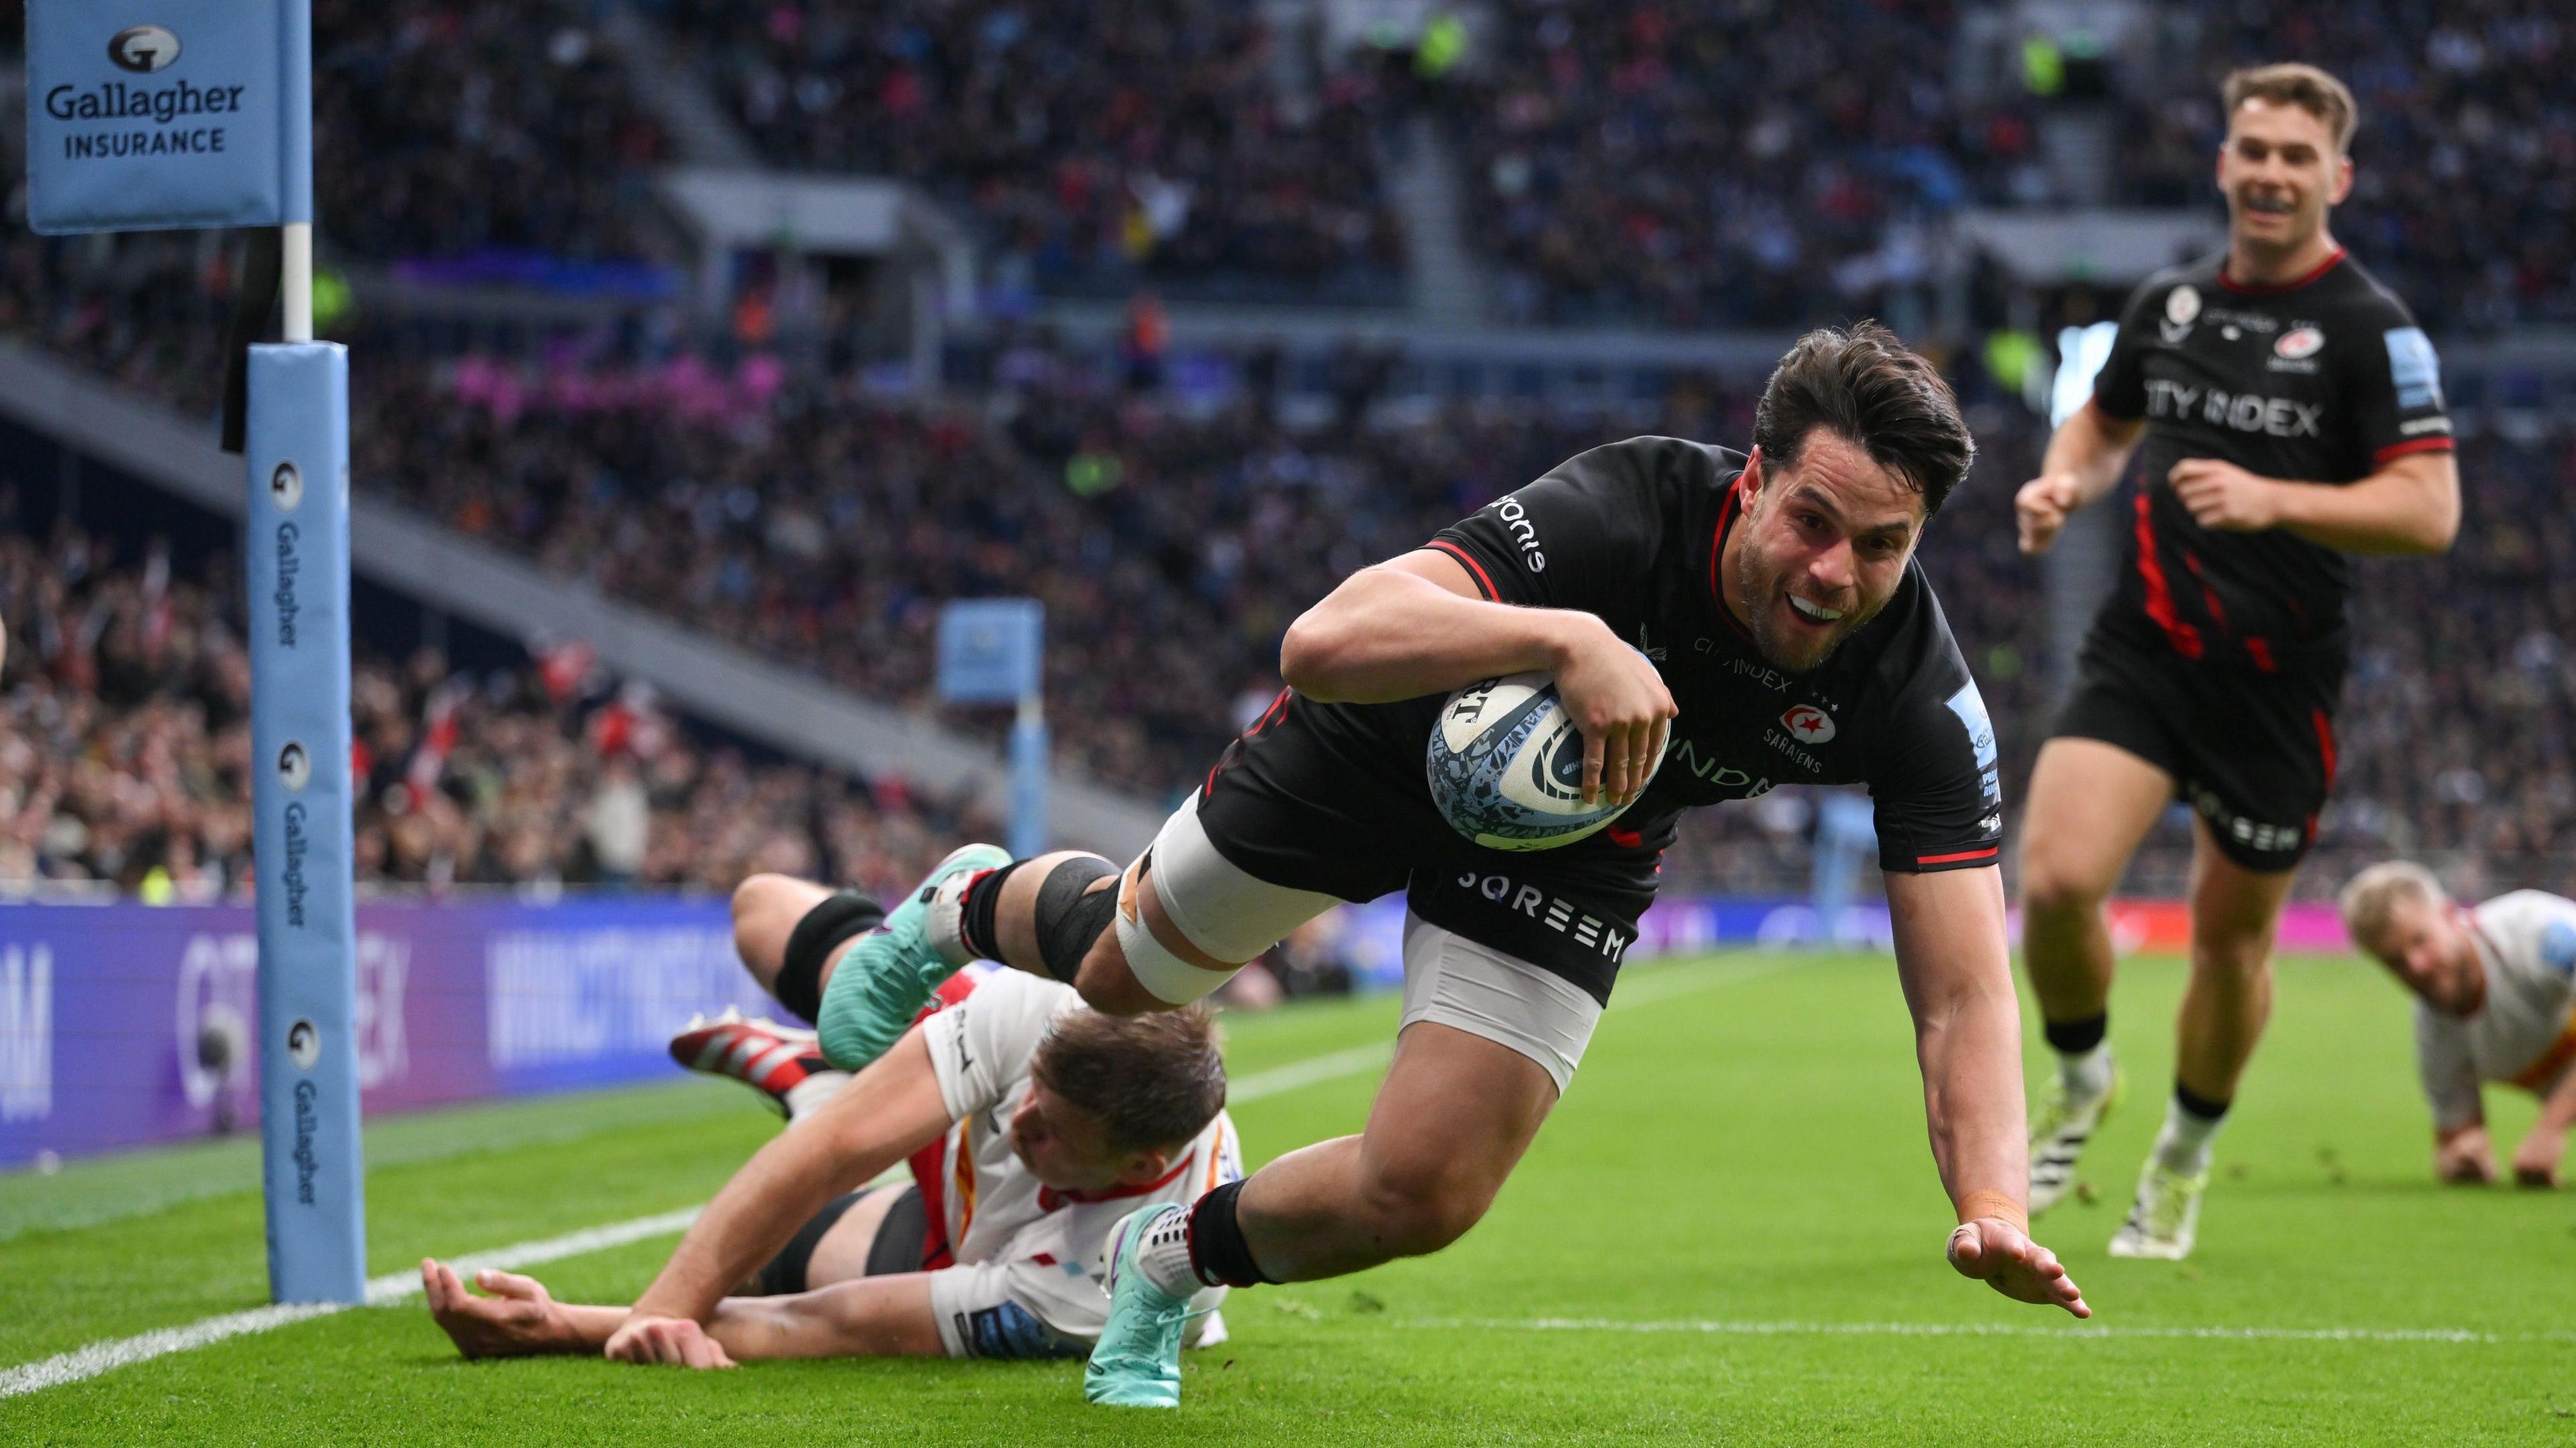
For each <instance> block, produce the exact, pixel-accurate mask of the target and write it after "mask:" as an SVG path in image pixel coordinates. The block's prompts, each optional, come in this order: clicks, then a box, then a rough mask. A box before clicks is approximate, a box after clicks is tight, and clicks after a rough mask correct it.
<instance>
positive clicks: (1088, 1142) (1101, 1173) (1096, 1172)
mask: <svg viewBox="0 0 2576 1448" xmlns="http://www.w3.org/2000/svg"><path fill="white" fill-rule="evenodd" d="M1011 1154H1012V1155H1014V1156H1016V1157H1018V1158H1019V1159H1020V1165H1022V1166H1024V1167H1027V1168H1028V1169H1029V1175H1031V1176H1033V1177H1036V1178H1037V1179H1038V1180H1039V1181H1042V1182H1044V1183H1046V1184H1047V1185H1048V1186H1051V1187H1054V1188H1055V1189H1056V1190H1058V1191H1066V1192H1091V1191H1099V1190H1101V1189H1103V1188H1105V1187H1113V1186H1119V1185H1122V1184H1124V1183H1125V1181H1126V1179H1127V1177H1128V1176H1130V1175H1131V1174H1132V1173H1133V1172H1134V1171H1135V1170H1136V1169H1137V1167H1138V1164H1139V1158H1140V1157H1141V1156H1142V1155H1144V1154H1143V1153H1138V1152H1132V1151H1120V1150H1118V1149H1117V1148H1115V1147H1113V1146H1111V1145H1110V1142H1109V1131H1108V1128H1107V1127H1105V1126H1103V1125H1102V1124H1101V1123H1100V1121H1099V1120H1098V1119H1097V1118H1095V1117H1093V1116H1092V1114H1091V1113H1090V1112H1088V1111H1085V1110H1083V1109H1082V1108H1081V1107H1079V1106H1076V1105H1074V1104H1073V1103H1072V1102H1070V1101H1067V1100H1065V1099H1064V1098H1063V1097H1061V1096H1058V1095H1057V1094H1055V1093H1054V1092H1052V1091H1049V1090H1048V1089H1046V1087H1044V1086H1041V1085H1039V1084H1038V1083H1037V1082H1035V1081H1032V1082H1030V1083H1029V1094H1028V1095H1026V1096H1024V1097H1022V1098H1021V1099H1020V1109H1019V1110H1017V1111H1015V1112H1013V1113H1011Z"/></svg>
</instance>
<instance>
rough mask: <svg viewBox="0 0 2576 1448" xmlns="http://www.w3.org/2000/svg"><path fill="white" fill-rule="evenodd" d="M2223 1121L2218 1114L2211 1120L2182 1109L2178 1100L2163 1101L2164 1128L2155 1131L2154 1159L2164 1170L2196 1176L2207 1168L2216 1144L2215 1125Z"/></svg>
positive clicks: (2225, 1120) (2218, 1126)
mask: <svg viewBox="0 0 2576 1448" xmlns="http://www.w3.org/2000/svg"><path fill="white" fill-rule="evenodd" d="M2226 1124H2227V1118H2226V1117H2224V1116H2221V1117H2219V1118H2217V1119H2216V1120H2212V1119H2210V1118H2209V1117H2206V1116H2200V1115H2196V1114H2194V1113H2192V1112H2189V1111H2185V1110H2183V1109H2182V1103H2181V1102H2179V1101H2169V1102H2167V1103H2166V1104H2165V1129H2164V1130H2162V1131H2160V1132H2157V1133H2156V1160H2158V1161H2160V1162H2162V1163H2164V1166H2165V1169H2166V1170H2167V1171H2175V1172H2180V1173H2182V1174H2183V1175H2184V1176H2198V1175H2200V1174H2201V1173H2202V1172H2205V1171H2207V1170H2209V1156H2210V1152H2211V1150H2212V1148H2213V1147H2214V1146H2215V1145H2216V1142H2217V1138H2218V1128H2220V1127H2222V1126H2224V1125H2226Z"/></svg>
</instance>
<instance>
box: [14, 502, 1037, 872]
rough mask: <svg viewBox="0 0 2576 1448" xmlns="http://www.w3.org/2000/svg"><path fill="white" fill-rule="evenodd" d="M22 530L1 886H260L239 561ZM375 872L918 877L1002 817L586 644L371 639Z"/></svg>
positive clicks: (368, 839) (366, 836)
mask: <svg viewBox="0 0 2576 1448" xmlns="http://www.w3.org/2000/svg"><path fill="white" fill-rule="evenodd" d="M119 555H120V550H119V547H118V545H117V544H116V543H114V542H113V541H111V540H109V539H108V538H105V537H93V536H89V535H86V534H83V533H80V532H78V531H63V532H60V533H58V534H56V535H55V536H53V537H51V538H48V539H41V540H40V539H37V538H33V537H29V536H26V535H24V534H23V533H19V532H15V531H11V532H0V614H4V615H5V616H6V618H7V619H8V622H9V631H10V638H9V650H8V659H7V663H6V666H5V668H0V893H5V892H8V891H12V890H20V889H25V888H28V887H30V886H31V885H34V884H35V883H36V882H40V881H45V882H79V881H99V882H106V883H111V884H113V885H115V886H116V887H117V888H119V889H120V890H123V891H125V892H128V893H131V894H135V895H138V896H140V897H141V898H143V899H145V900H147V901H152V902H154V903H171V902H179V903H186V902H192V901H202V900H209V899H215V898H220V897H223V896H226V895H230V894H237V893H239V892H240V891H241V890H243V889H245V888H247V886H248V884H249V879H250V875H249V869H250V850H251V817H250V786H249V776H248V772H247V771H248V769H249V766H250V754H251V748H250V663H249V657H248V654H247V651H246V649H245V647H244V645H243V642H242V602H241V600H242V589H241V585H240V579H239V575H238V573H237V572H236V571H235V570H234V568H233V567H232V565H231V564H230V562H229V561H228V560H226V559H222V558H217V559H214V560H210V561H208V562H207V563H206V564H205V566H204V567H203V568H202V569H200V570H198V571H196V572H195V573H194V575H193V576H192V575H191V573H190V571H189V570H187V569H184V568H180V567H175V566H174V565H173V563H172V561H171V558H170V555H169V554H168V552H167V551H166V550H164V549H161V548H159V547H149V548H146V549H145V550H143V551H142V554H141V556H140V557H120V556H119ZM350 702H351V712H352V716H353V725H354V731H355V749H354V757H353V759H352V760H351V769H352V771H353V778H354V782H355V783H356V786H357V788H356V797H357V810H356V848H357V856H356V870H357V877H358V879H359V880H360V881H361V882H362V883H367V884H377V883H391V882H399V883H405V884H411V885H420V886H428V887H433V888H447V887H455V886H477V885H482V886H501V885H507V886H511V887H513V888H529V887H535V888H546V887H559V886H593V887H605V888H622V887H630V886H631V887H639V888H641V887H651V888H657V889H684V890H697V891H715V892H721V891H726V890H730V889H731V888H732V887H733V886H734V885H735V884H736V883H738V882H739V881H740V880H741V879H742V878H743V876H745V875H747V874H749V873H751V872H753V871H755V870H781V871H786V872H789V873H793V874H798V875H806V876H815V877H821V878H837V879H847V880H851V881H854V882H858V883H859V884H861V885H862V887H863V888H867V889H870V890H873V891H876V892H877V893H879V894H881V895H886V896H891V895H893V894H895V893H897V892H900V891H901V890H903V889H904V888H906V887H907V886H909V885H910V884H911V883H912V882H913V881H914V880H915V879H916V878H918V876H919V874H920V871H921V870H922V868H923V867H924V866H925V865H926V864H927V862H928V861H930V860H932V859H935V858H937V857H938V855H939V854H940V853H941V852H942V851H944V850H946V849H947V848H948V847H949V844H950V842H951V840H952V839H953V837H954V835H955V834H956V832H957V831H959V830H961V829H965V830H972V831H977V832H989V831H990V830H991V829H992V828H993V826H992V823H991V822H990V821H989V820H986V819H982V818H980V817H978V816H975V815H974V814H972V813H965V814H961V813H960V812H959V811H958V810H956V809H954V808H949V807H943V805H942V802H940V801H934V800H926V799H920V798H916V797H915V796H914V795H912V794H911V793H910V792H908V791H907V790H906V789H905V788H904V787H903V784H902V782H901V781H899V780H891V779H886V780H877V781H873V782H871V781H865V780H858V779H853V778H849V777H847V776H843V775H838V774H834V773H832V772H829V771H825V770H818V769H813V768H809V767H806V766H802V765H797V764H790V763H786V762H782V761H777V760H773V759H766V758H761V757H757V756H755V755H752V754H750V753H747V752H746V751H745V750H743V749H741V748H737V747H732V746H729V745H726V744H724V743H721V742H719V741H716V740H714V739H711V738H707V737H704V736H702V735H701V734H700V733H698V732H697V731H694V730H692V729H691V728H690V727H688V726H687V725H686V724H684V723H683V722H681V721H679V720H676V719H675V718H673V717H672V716H671V715H670V714H669V713H668V712H667V711H666V710H664V709H663V708H661V707H660V706H659V705H658V704H657V703H656V702H655V700H654V698H653V695H652V692H651V690H649V689H648V688H645V687H643V686H641V685H639V684H636V683H634V682H631V681H629V682H624V683H621V682H619V681H618V680H616V679H614V678H612V677H610V676H608V675H607V674H605V673H604V672H603V671H601V670H599V669H597V668H596V667H594V666H593V665H592V664H591V663H590V662H589V660H588V658H587V656H586V654H585V652H584V651H583V650H581V649H579V648H578V647H566V648H562V649H558V650H555V651H552V652H550V653H549V654H548V655H547V656H545V657H543V658H541V659H536V660H526V659H520V660H518V661H515V662H513V663H511V664H509V665H506V666H503V667H497V668H492V669H489V670H463V669H456V668H453V667H451V666H450V664H449V663H448V661H447V660H446V659H445V658H444V657H443V656H442V655H441V654H440V653H439V652H438V651H436V650H433V649H423V650H420V651H417V652H414V653H412V654H411V655H410V656H409V657H407V658H402V659H394V658H388V657H385V656H383V655H380V654H376V653H374V652H373V651H370V650H367V649H365V648H364V647H363V646H362V647H361V650H360V655H359V658H358V660H357V661H356V666H355V669H354V671H353V674H352V678H351V684H350Z"/></svg>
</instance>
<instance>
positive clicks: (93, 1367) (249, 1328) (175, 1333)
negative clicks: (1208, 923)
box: [0, 961, 1785, 1398]
mask: <svg viewBox="0 0 2576 1448" xmlns="http://www.w3.org/2000/svg"><path fill="white" fill-rule="evenodd" d="M1784 963H1785V962H1775V961H1748V962H1745V963H1743V964H1742V965H1740V966H1738V967H1736V968H1734V969H1708V968H1699V969H1682V970H1675V971H1672V972H1670V973H1666V972H1662V971H1657V972H1654V973H1652V974H1650V975H1648V976H1646V977H1645V978H1644V979H1641V980H1639V981H1637V982H1636V983H1635V984H1634V985H1632V986H1631V987H1630V988H1629V990H1628V992H1627V993H1626V994H1624V995H1622V996H1620V997H1619V998H1618V999H1617V1000H1615V1001H1613V1002H1612V1003H1611V1009H1613V1010H1617V1009H1619V1008H1621V1007H1625V1006H1634V1005H1645V1004H1648V1003H1650V1002H1654V1001H1661V1000H1669V999H1671V998H1672V997H1674V996H1678V995H1687V994H1689V993H1690V992H1692V991H1696V990H1704V989H1707V988H1708V987H1711V986H1717V985H1725V984H1728V983H1730V982H1733V981H1739V980H1744V979H1747V978H1748V977H1751V976H1756V975H1762V974H1765V973H1767V972H1769V971H1773V970H1778V969H1780V968H1782V965H1783V964H1784ZM1394 1050H1395V1046H1394V1043H1393V1042H1379V1043H1376V1044H1372V1045H1367V1046H1355V1047H1352V1048H1351V1049H1349V1050H1346V1051H1334V1052H1330V1053H1328V1054H1326V1055H1322V1056H1315V1057H1311V1058H1309V1059H1307V1060H1303V1061H1295V1062H1291V1063H1290V1064H1288V1065H1285V1066H1277V1067H1273V1068H1272V1069H1270V1070H1267V1071H1260V1072H1255V1073H1254V1074H1252V1075H1250V1076H1246V1077H1244V1078H1243V1079H1242V1080H1241V1081H1238V1082H1236V1083H1235V1084H1234V1087H1233V1089H1232V1090H1230V1091H1228V1092H1227V1093H1226V1094H1227V1098H1228V1099H1229V1100H1230V1101H1233V1102H1238V1103H1240V1102H1247V1101H1258V1100H1260V1099H1261V1098H1263V1097H1265V1096H1276V1095H1279V1094H1280V1093H1282V1092H1287V1091H1294V1090H1297V1089H1298V1088H1300V1087H1303V1086H1312V1085H1315V1084H1317V1083H1318V1082H1323V1081H1333V1080H1338V1079H1340V1078H1341V1077H1344V1076H1356V1075H1358V1074H1359V1073H1360V1072H1362V1071H1367V1070H1371V1069H1373V1068H1375V1067H1379V1066H1383V1065H1384V1064H1386V1061H1387V1059H1388V1057H1389V1056H1390V1055H1392V1054H1393V1052H1394ZM697 1218H698V1209H697V1208H696V1207H689V1208H685V1209H683V1210H680V1211H676V1212H664V1213H661V1214H660V1215H658V1216H651V1217H637V1218H634V1219H633V1220H631V1221H624V1222H611V1223H609V1224H608V1225H606V1226H602V1227H589V1228H585V1229H583V1230H581V1231H578V1232H567V1233H565V1234H563V1235H562V1236H560V1237H547V1238H544V1239H542V1240H539V1241H534V1242H520V1243H517V1244H515V1245H512V1246H508V1247H496V1248H494V1249H492V1250H491V1251H489V1252H476V1253H471V1254H469V1255H466V1256H462V1257H458V1258H456V1259H455V1260H454V1262H453V1263H452V1264H451V1265H453V1266H454V1267H455V1268H456V1270H457V1273H458V1275H459V1276H463V1277H469V1278H470V1277H472V1276H473V1275H474V1274H475V1273H476V1272H478V1271H481V1270H482V1269H484V1268H486V1267H498V1268H501V1269H503V1270H505V1271H506V1270H509V1269H513V1268H518V1267H533V1266H536V1265H538V1264H540V1263H545V1262H553V1261H558V1260H560V1259H562V1258H565V1257H578V1256H581V1255H583V1254H585V1253H589V1252H600V1251H605V1250H607V1249H608V1248H610V1247H622V1246H624V1245H626V1244H627V1243H629V1242H640V1241H642V1240H644V1239H646V1238H648V1237H662V1236H668V1235H670V1234H672V1233H674V1232H682V1231H686V1230H687V1229H688V1226H689V1224H690V1223H691V1222H694V1221H696V1220H697ZM418 1291H420V1274H419V1273H418V1272H416V1271H404V1272H388V1273H386V1274H385V1275H384V1276H382V1277H375V1278H370V1279H369V1280H368V1282H367V1305H368V1306H370V1307H383V1306H387V1305H389V1304H392V1303H396V1302H400V1301H402V1300H403V1299H405V1298H407V1297H410V1296H411V1295H412V1294H414V1293H416V1292H418ZM346 1308H347V1304H344V1303H337V1302H288V1303H277V1304H274V1305H271V1306H268V1307H254V1308H250V1309H248V1310H246V1311H242V1312H227V1313H224V1314H221V1315H220V1316H216V1317H208V1318H201V1319H199V1320H198V1321H196V1322H192V1323H189V1324H188V1325H187V1326H185V1327H165V1328H161V1329H159V1330H157V1331H153V1332H147V1333H141V1334H138V1335H137V1336H134V1337H120V1338H112V1339H110V1340H108V1341H106V1342H94V1343H91V1344H90V1345H89V1346H87V1347H82V1348H75V1349H73V1350H72V1351H70V1352H67V1353H58V1354H56V1355H55V1356H53V1357H49V1358H44V1359H41V1360H39V1361H36V1362H32V1363H24V1364H21V1365H20V1366H17V1367H14V1368H0V1398H13V1397H17V1396H18V1395H20V1394H22V1393H32V1392H37V1391H39V1390H41V1389H44V1388H54V1387H61V1386H62V1385H64V1384H66V1383H76V1382H80V1381H81V1380H83V1379H85V1378H94V1377H97V1376H98V1375H99V1374H101V1373H104V1372H111V1371H113V1370H115V1369H117V1368H121V1367H126V1366H129V1365H131V1364H134V1363H139V1362H148V1361H150V1360H151V1359H153V1358H157V1357H167V1356H169V1355H170V1354H171V1353H178V1352H191V1351H194V1350H195V1349H197V1348H201V1347H206V1346H209V1345H211V1344H214V1343H218V1342H222V1341H224V1340H225V1339H226V1338H233V1337H240V1336H243V1335H244V1334H246V1333H254V1332H267V1331H269V1330H270V1329H272V1328H279V1327H284V1326H286V1325H288V1324H289V1323H296V1322H302V1321H304V1320H305V1319H307V1318H313V1317H327V1316H329V1315H330V1314H332V1313H335V1312H341V1311H345V1310H346Z"/></svg>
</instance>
